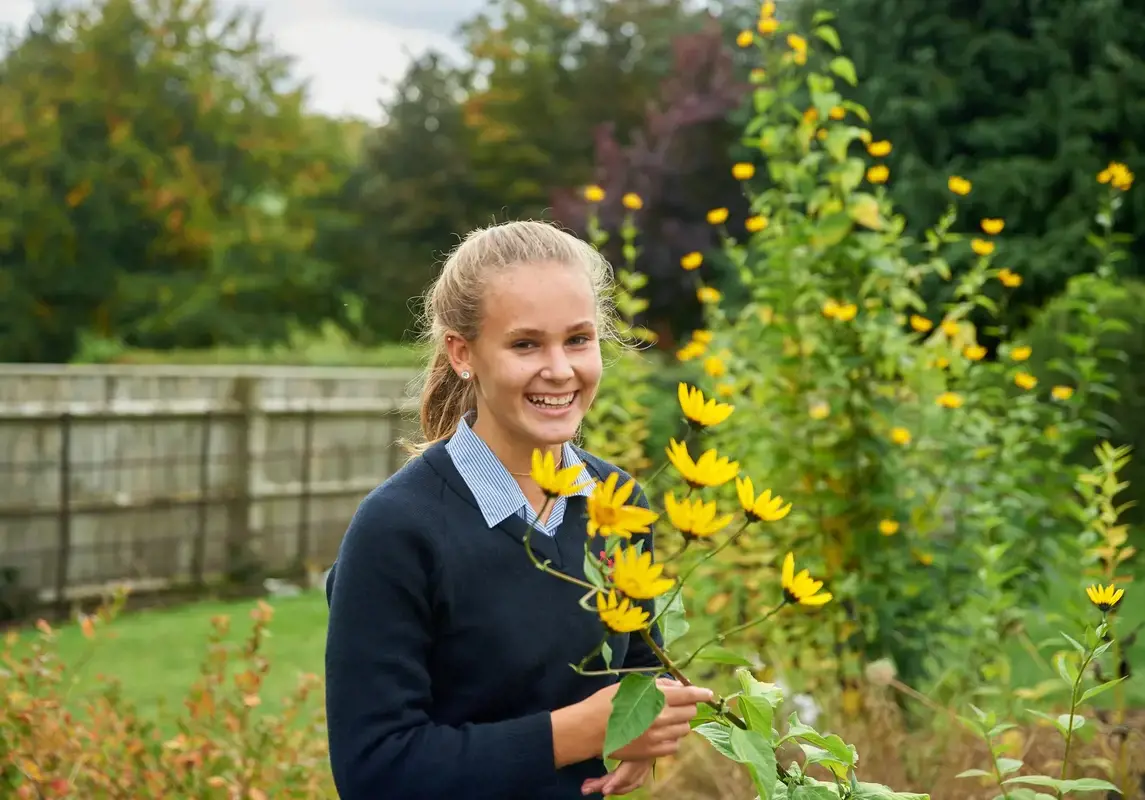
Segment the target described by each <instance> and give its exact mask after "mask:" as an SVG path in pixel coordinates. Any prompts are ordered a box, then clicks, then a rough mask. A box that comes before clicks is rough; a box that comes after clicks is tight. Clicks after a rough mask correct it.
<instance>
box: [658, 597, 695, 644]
mask: <svg viewBox="0 0 1145 800" xmlns="http://www.w3.org/2000/svg"><path fill="white" fill-rule="evenodd" d="M681 594H682V593H680V592H673V596H672V601H671V602H670V603H668V601H667V598H666V596H665V595H660V596H659V597H657V598H656V614H657V615H660V614H661V613H662V614H663V616H661V617H660V621H659V622H658V623H656V624H657V625H659V626H660V636H661V637H662V638H663V639H664V649H665V650H667V649H668V648H670V647H671V646H672V643H673V642H675V641H676V640H677V639H679V638H680V637H681V636H683V635H684V634H685V633H687V632H688V617H687V614H686V612H685V611H684V598H683V597H681V596H680V595H681ZM665 603H668V605H667V610H665V606H664V604H665Z"/></svg>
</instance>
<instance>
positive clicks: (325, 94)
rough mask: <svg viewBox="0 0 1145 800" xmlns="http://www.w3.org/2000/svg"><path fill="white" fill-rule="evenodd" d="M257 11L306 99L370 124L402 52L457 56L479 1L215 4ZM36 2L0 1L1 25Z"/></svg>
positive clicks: (24, 16)
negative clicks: (304, 86) (457, 40)
mask: <svg viewBox="0 0 1145 800" xmlns="http://www.w3.org/2000/svg"><path fill="white" fill-rule="evenodd" d="M218 2H219V5H220V6H221V7H226V8H230V7H235V6H238V5H244V6H246V7H248V8H254V9H258V10H260V11H262V12H263V14H264V19H265V22H264V25H265V31H266V33H267V34H268V35H269V36H271V37H273V38H274V40H275V41H276V42H277V43H278V46H279V47H280V48H282V49H283V50H284V51H286V52H287V53H289V54H290V55H293V56H295V57H296V58H297V59H298V65H297V68H298V71H299V73H300V74H301V75H303V76H305V77H308V78H310V80H311V84H310V85H311V102H312V105H313V106H314V108H315V109H316V110H320V111H323V112H326V113H328V114H351V115H355V116H359V117H364V118H366V119H369V120H371V121H377V119H378V117H379V112H378V97H379V96H380V95H381V94H382V91H383V88H382V80H383V79H388V80H396V79H397V78H399V77H401V75H402V73H403V72H404V70H405V67H406V64H407V63H408V62H409V57H410V56H409V53H412V54H415V55H416V54H418V53H421V52H424V51H425V50H427V49H429V48H436V49H438V50H444V51H446V52H450V53H456V47H454V46H452V45H451V41H450V39H451V35H452V34H453V32H454V31H455V30H456V28H457V26H458V25H459V24H460V23H461V22H463V21H464V20H466V19H468V18H469V17H471V16H472V15H473V14H474V13H475V12H476V11H477V10H479V9H480V8H481V6H482V5H483V0H218ZM36 4H37V3H36V0H0V25H5V24H15V25H16V26H18V27H23V25H24V24H25V23H26V22H27V20H28V19H29V17H30V16H31V15H32V13H33V9H34V8H35V6H36Z"/></svg>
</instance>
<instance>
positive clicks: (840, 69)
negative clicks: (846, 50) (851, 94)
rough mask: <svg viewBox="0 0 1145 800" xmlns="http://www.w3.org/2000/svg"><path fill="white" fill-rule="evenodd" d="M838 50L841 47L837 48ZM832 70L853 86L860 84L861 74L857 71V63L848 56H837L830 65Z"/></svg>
mask: <svg viewBox="0 0 1145 800" xmlns="http://www.w3.org/2000/svg"><path fill="white" fill-rule="evenodd" d="M835 49H836V50H838V49H839V48H835ZM829 66H830V69H831V71H832V72H834V73H835V74H836V75H838V76H839V77H840V78H842V79H843V80H845V81H846V82H847V83H849V84H851V85H852V86H857V85H858V84H859V76H858V75H857V74H856V73H855V64H854V62H852V61H851V59H849V58H847V57H846V56H835V57H834V58H832V59H831V64H830V65H829Z"/></svg>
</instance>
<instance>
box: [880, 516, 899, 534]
mask: <svg viewBox="0 0 1145 800" xmlns="http://www.w3.org/2000/svg"><path fill="white" fill-rule="evenodd" d="M898 532H899V524H898V522H896V521H895V520H893V519H884V520H882V521H881V522H879V533H881V534H882V535H883V536H894V535H895V534H896V533H898Z"/></svg>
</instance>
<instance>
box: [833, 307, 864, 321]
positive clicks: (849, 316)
mask: <svg viewBox="0 0 1145 800" xmlns="http://www.w3.org/2000/svg"><path fill="white" fill-rule="evenodd" d="M858 313H859V307H858V306H857V305H855V304H854V303H844V304H843V305H841V306H839V309H838V310H837V311H836V312H835V319H837V320H839V322H850V321H851V320H853V319H854V318H855V315H856V314H858Z"/></svg>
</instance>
